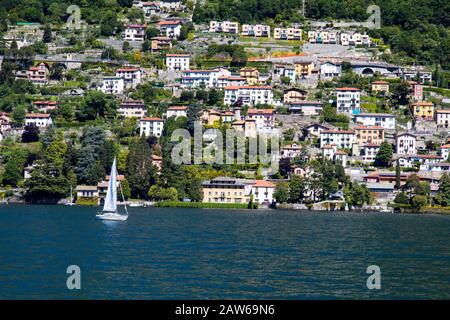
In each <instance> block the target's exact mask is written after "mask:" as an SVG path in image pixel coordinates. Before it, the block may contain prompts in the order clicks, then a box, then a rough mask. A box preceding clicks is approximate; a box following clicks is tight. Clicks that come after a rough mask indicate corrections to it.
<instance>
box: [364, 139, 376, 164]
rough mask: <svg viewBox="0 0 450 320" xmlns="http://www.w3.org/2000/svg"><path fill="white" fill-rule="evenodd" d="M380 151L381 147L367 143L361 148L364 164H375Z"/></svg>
mask: <svg viewBox="0 0 450 320" xmlns="http://www.w3.org/2000/svg"><path fill="white" fill-rule="evenodd" d="M379 150H380V145H379V144H375V143H366V144H365V145H363V146H361V153H360V156H362V158H363V161H364V162H373V161H375V157H376V155H377V154H378V151H379Z"/></svg>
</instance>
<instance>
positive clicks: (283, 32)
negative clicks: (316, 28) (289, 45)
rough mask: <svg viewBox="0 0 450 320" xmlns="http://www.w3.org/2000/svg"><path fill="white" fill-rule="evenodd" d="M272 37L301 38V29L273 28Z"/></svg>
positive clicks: (283, 38)
mask: <svg viewBox="0 0 450 320" xmlns="http://www.w3.org/2000/svg"><path fill="white" fill-rule="evenodd" d="M273 37H274V39H277V40H302V29H299V28H275V29H274V30H273Z"/></svg>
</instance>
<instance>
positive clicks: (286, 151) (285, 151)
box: [281, 143, 302, 159]
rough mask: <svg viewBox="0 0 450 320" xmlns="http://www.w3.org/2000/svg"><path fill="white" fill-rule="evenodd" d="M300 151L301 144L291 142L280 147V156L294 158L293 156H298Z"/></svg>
mask: <svg viewBox="0 0 450 320" xmlns="http://www.w3.org/2000/svg"><path fill="white" fill-rule="evenodd" d="M301 151H302V146H300V145H298V144H296V143H293V144H290V145H287V146H284V147H283V148H282V149H281V157H283V158H290V159H294V158H295V157H298V156H299V155H300V153H301Z"/></svg>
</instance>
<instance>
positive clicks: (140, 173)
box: [126, 136, 155, 199]
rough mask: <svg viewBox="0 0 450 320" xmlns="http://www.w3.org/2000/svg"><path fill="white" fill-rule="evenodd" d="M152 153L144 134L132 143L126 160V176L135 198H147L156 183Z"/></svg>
mask: <svg viewBox="0 0 450 320" xmlns="http://www.w3.org/2000/svg"><path fill="white" fill-rule="evenodd" d="M151 155H152V152H151V149H150V146H149V145H148V143H147V141H146V140H145V137H144V136H142V137H141V138H139V140H137V141H133V142H132V143H131V145H130V148H129V153H128V155H127V161H126V178H127V180H128V182H129V183H130V189H131V196H132V197H133V198H139V199H146V198H147V194H148V190H149V188H150V186H151V185H153V184H155V170H154V167H153V165H152V161H151Z"/></svg>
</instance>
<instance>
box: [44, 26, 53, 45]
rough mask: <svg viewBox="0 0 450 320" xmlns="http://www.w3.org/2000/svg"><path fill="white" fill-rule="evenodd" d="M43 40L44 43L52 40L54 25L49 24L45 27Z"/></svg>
mask: <svg viewBox="0 0 450 320" xmlns="http://www.w3.org/2000/svg"><path fill="white" fill-rule="evenodd" d="M42 41H44V43H50V42H52V27H51V26H50V25H48V24H47V25H45V27H44V36H43V37H42Z"/></svg>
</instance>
